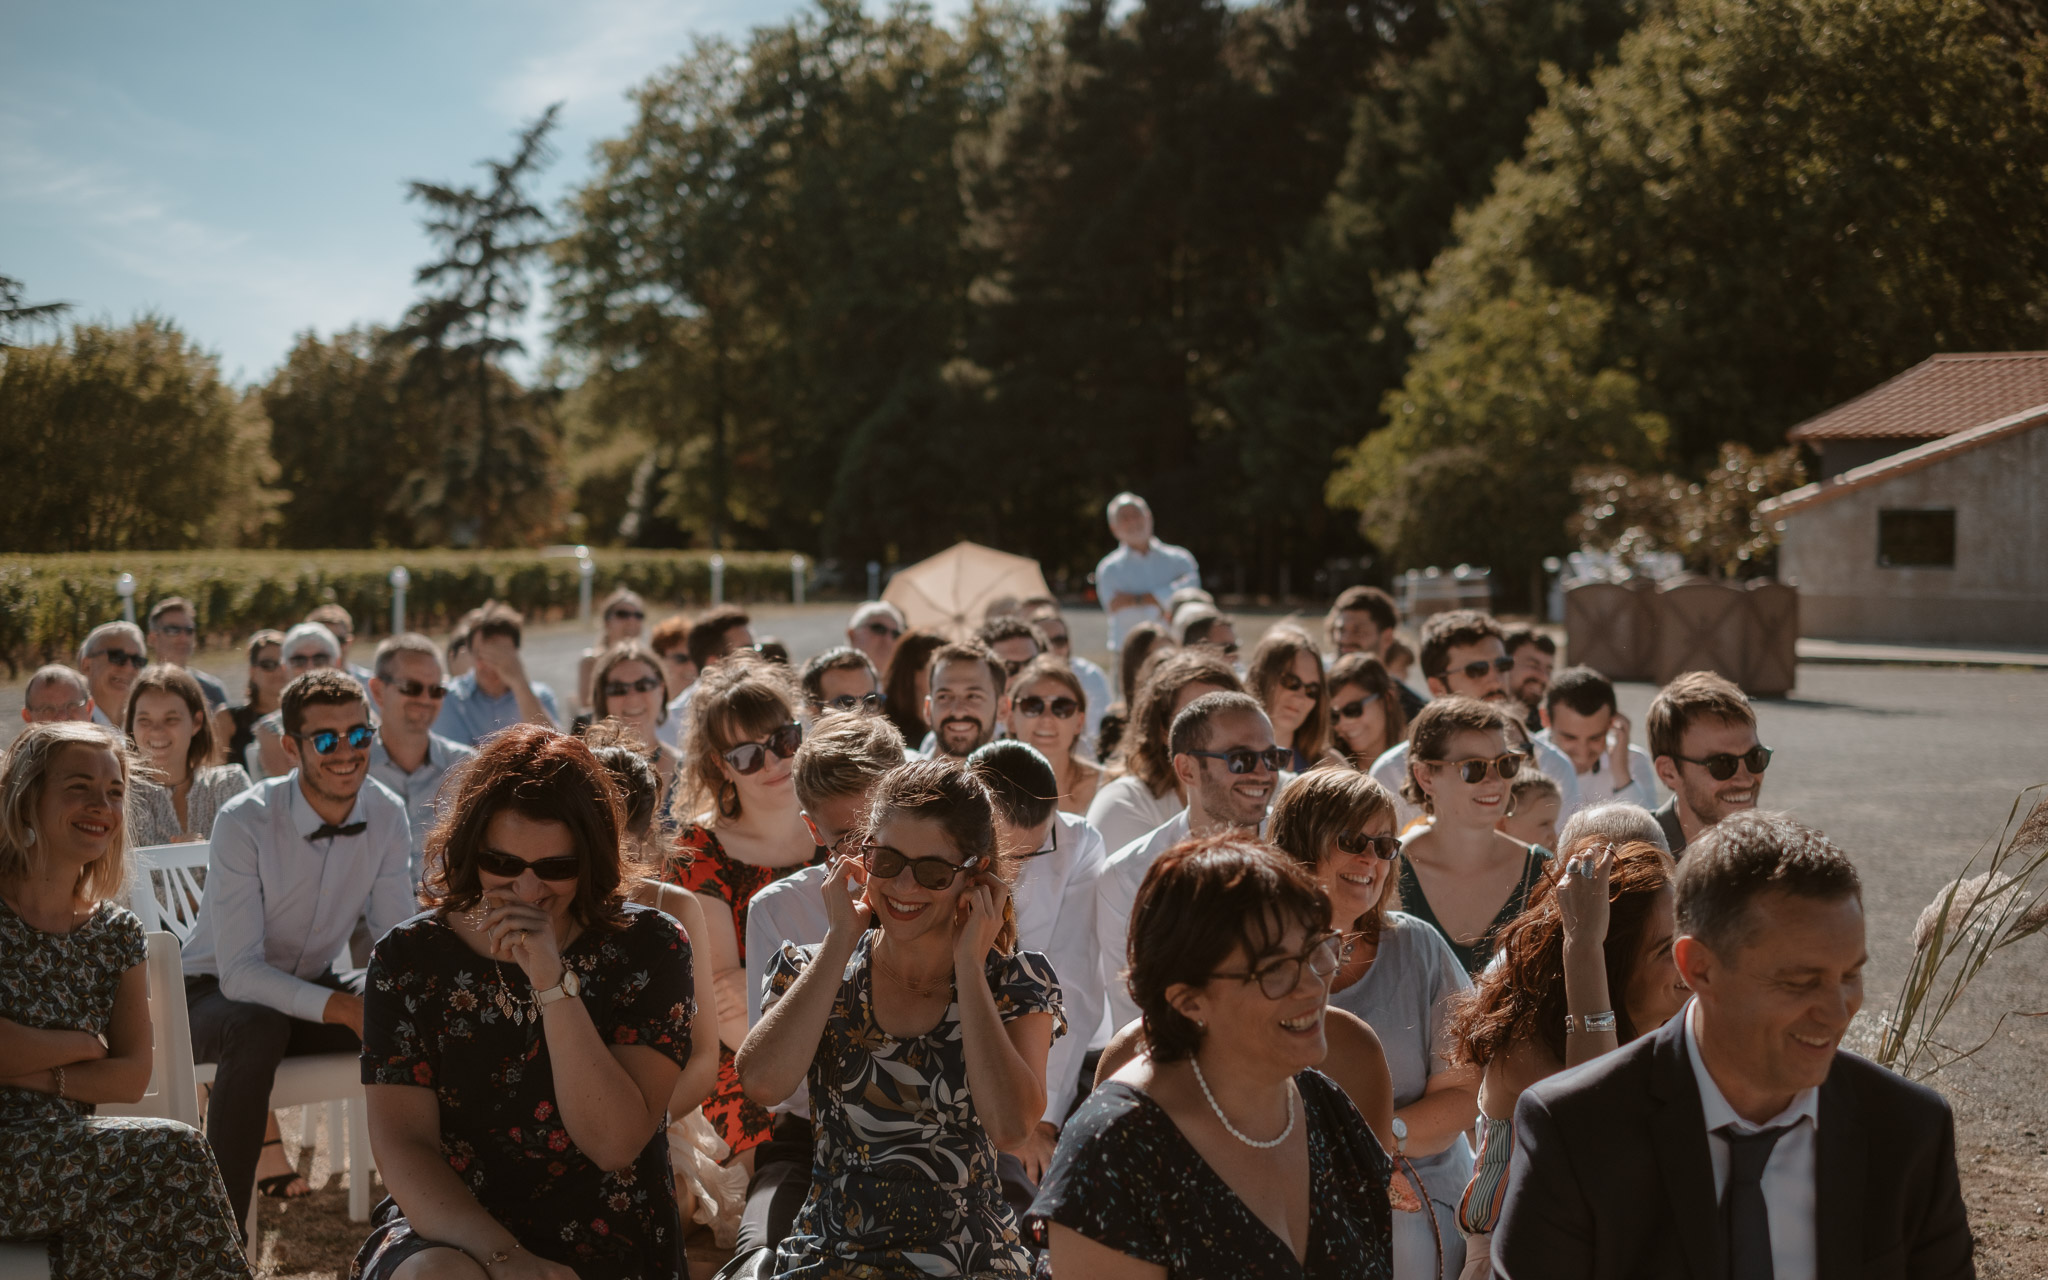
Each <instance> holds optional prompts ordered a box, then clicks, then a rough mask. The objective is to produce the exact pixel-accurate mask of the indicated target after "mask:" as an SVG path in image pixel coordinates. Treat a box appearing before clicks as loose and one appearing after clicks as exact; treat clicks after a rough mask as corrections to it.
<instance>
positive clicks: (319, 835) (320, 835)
mask: <svg viewBox="0 0 2048 1280" xmlns="http://www.w3.org/2000/svg"><path fill="white" fill-rule="evenodd" d="M369 828H370V824H369V823H367V822H351V823H349V824H348V825H347V826H345V827H337V826H335V825H334V824H333V823H331V822H323V823H321V824H320V827H319V830H317V831H315V832H314V833H313V834H312V835H310V836H307V837H306V839H308V840H327V839H331V838H333V837H335V836H359V835H361V834H363V832H365V831H367V830H369Z"/></svg>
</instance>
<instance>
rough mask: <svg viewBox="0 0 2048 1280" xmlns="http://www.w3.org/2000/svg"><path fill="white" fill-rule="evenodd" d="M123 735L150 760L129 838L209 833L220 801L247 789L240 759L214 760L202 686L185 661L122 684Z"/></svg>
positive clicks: (164, 839)
mask: <svg viewBox="0 0 2048 1280" xmlns="http://www.w3.org/2000/svg"><path fill="white" fill-rule="evenodd" d="M123 728H124V729H125V731H126V732H127V734H128V741H129V743H130V745H132V746H133V747H134V748H135V749H136V750H137V751H139V752H141V753H142V757H143V760H144V761H145V763H146V764H147V765H148V766H149V768H148V770H147V771H146V773H145V777H144V778H139V779H137V781H136V786H135V804H134V811H135V844H136V845H137V846H138V847H141V846H146V845H153V844H173V843H179V844H182V843H184V842H186V841H191V840H204V839H206V838H207V837H209V836H211V835H212V834H213V816H214V815H215V814H216V813H218V812H220V807H221V806H222V805H224V804H226V803H227V802H228V801H230V800H232V799H234V798H235V797H236V796H238V795H240V794H242V793H243V792H244V791H247V790H248V789H249V774H248V772H247V771H246V770H244V769H243V768H242V766H241V765H238V764H221V765H217V764H213V763H211V762H212V760H213V725H212V723H211V722H209V721H208V720H207V718H206V694H205V691H204V690H202V689H201V688H200V687H199V682H198V681H197V680H194V679H193V678H192V674H191V672H189V671H186V670H185V669H184V668H183V667H173V666H170V665H169V664H165V663H159V664H157V665H154V666H150V667H145V668H143V671H142V674H141V675H139V676H137V677H136V678H135V687H134V688H133V689H130V690H129V691H128V723H127V724H126V725H124V726H123Z"/></svg>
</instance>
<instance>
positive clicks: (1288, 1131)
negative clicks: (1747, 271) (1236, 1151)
mask: <svg viewBox="0 0 2048 1280" xmlns="http://www.w3.org/2000/svg"><path fill="white" fill-rule="evenodd" d="M1188 1065H1189V1066H1191V1067H1193V1068H1194V1069H1195V1083H1196V1084H1198V1085H1201V1086H1202V1096H1203V1097H1205V1098H1207V1099H1208V1100H1209V1110H1211V1111H1213V1112H1215V1113H1216V1119H1217V1120H1218V1121H1220V1122H1221V1123H1222V1125H1223V1129H1224V1132H1226V1133H1228V1134H1229V1135H1230V1136H1231V1137H1233V1138H1236V1139H1237V1140H1238V1141H1239V1142H1242V1143H1243V1144H1244V1145H1246V1146H1248V1147H1256V1148H1258V1149H1259V1150H1261V1151H1270V1150H1272V1149H1273V1148H1274V1147H1277V1146H1279V1145H1280V1144H1281V1143H1283V1142H1285V1141H1287V1139H1288V1138H1289V1137H1290V1136H1291V1135H1292V1134H1293V1133H1294V1082H1293V1081H1291V1080H1290V1081H1288V1082H1287V1127H1286V1128H1285V1129H1282V1130H1281V1131H1280V1136H1279V1137H1277V1138H1274V1139H1273V1140H1272V1141H1270V1142H1260V1141H1257V1140H1256V1139H1253V1138H1247V1137H1245V1136H1244V1134H1243V1132H1242V1131H1240V1130H1239V1129H1238V1127H1237V1126H1236V1125H1234V1124H1232V1123H1230V1117H1229V1116H1226V1115H1224V1114H1223V1108H1222V1107H1219V1106H1217V1105H1216V1095H1215V1094H1213V1093H1211V1092H1209V1082H1208V1081H1207V1080H1205V1079H1203V1078H1202V1064H1201V1063H1200V1062H1199V1061H1197V1060H1196V1059H1195V1058H1194V1057H1192V1056H1190V1057H1189V1058H1188Z"/></svg>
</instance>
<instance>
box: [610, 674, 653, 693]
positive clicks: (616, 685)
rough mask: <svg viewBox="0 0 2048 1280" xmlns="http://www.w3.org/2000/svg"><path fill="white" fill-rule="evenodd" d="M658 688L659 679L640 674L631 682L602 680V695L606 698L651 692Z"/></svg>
mask: <svg viewBox="0 0 2048 1280" xmlns="http://www.w3.org/2000/svg"><path fill="white" fill-rule="evenodd" d="M659 688H661V681H660V680H658V679H656V678H655V677H653V676H641V677H640V678H639V679H638V680H635V681H633V682H632V683H631V684H628V683H627V682H625V681H624V680H607V681H605V682H604V696H605V697H607V698H623V697H625V696H626V695H627V694H629V693H653V692H654V691H655V690H656V689H659Z"/></svg>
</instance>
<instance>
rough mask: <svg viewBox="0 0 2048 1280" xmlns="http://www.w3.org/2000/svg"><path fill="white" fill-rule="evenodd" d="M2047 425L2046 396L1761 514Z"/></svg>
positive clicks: (1769, 503)
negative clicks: (2039, 400) (2040, 400)
mask: <svg viewBox="0 0 2048 1280" xmlns="http://www.w3.org/2000/svg"><path fill="white" fill-rule="evenodd" d="M1937 358H1939V357H1937ZM2043 427H2048V398H2044V400H2043V402H2042V403H2041V404H2037V405H2032V406H2030V407H2028V408H2025V409H2021V410H2020V411H2019V412H2017V413H2011V414H2007V415H2006V416H2005V417H2003V418H1995V419H1993V420H1992V421H1990V422H1982V423H1979V424H1977V425H1976V426H1974V427H1971V428H1969V429H1968V430H1964V431H1958V432H1955V433H1953V434H1951V435H1947V436H1942V437H1940V438H1938V439H1934V440H1929V441H1927V442H1925V443H1924V444H1918V445H1915V446H1913V447H1912V448H1910V449H1905V450H1902V451H1901V452H1899V453H1895V454H1893V455H1892V456H1890V457H1889V458H1879V459H1878V460H1877V461H1876V462H1870V463H1865V464H1864V465H1863V466H1860V467H1855V468H1852V469H1850V470H1848V471H1844V472H1843V473H1842V474H1841V475H1838V476H1831V477H1829V478H1828V479H1826V480H1821V481H1818V482H1816V483H1814V484H1809V485H1804V486H1801V487H1800V488H1797V489H1794V490H1792V491H1791V492H1789V493H1781V494H1779V495H1778V496H1777V497H1775V498H1769V499H1766V500H1765V501H1763V502H1760V503H1758V504H1757V508H1756V509H1757V514H1758V515H1762V516H1766V517H1769V518H1771V519H1777V518H1778V517H1781V516H1784V515H1786V514H1787V513H1789V512H1792V511H1797V510H1799V509H1800V508H1802V507H1810V506H1813V505H1814V504H1816V503H1821V502H1828V501H1832V500H1833V499H1835V498H1839V497H1842V496H1844V495H1846V494H1851V493H1854V492H1856V491H1857V490H1858V489H1867V488H1869V487H1870V486H1871V485H1874V484H1882V483H1883V482H1885V481H1886V480H1891V479H1894V478H1895V477H1898V476H1902V475H1905V474H1906V473H1907V472H1910V471H1918V470H1920V469H1921V468H1922V467H1931V466H1934V465H1935V464H1937V463H1940V462H1944V461H1946V460H1947V459H1949V458H1953V457H1955V456H1956V455H1957V454H1959V453H1967V452H1969V451H1970V450H1972V449H1978V448H1982V447H1983V446H1985V445H1987V444H1991V443H1992V442H1994V441H1997V440H2004V439H2006V438H2008V437H2011V436H2015V435H2019V434H2020V433H2022V432H2026V431H2035V430H2039V429H2041V428H2043Z"/></svg>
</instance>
